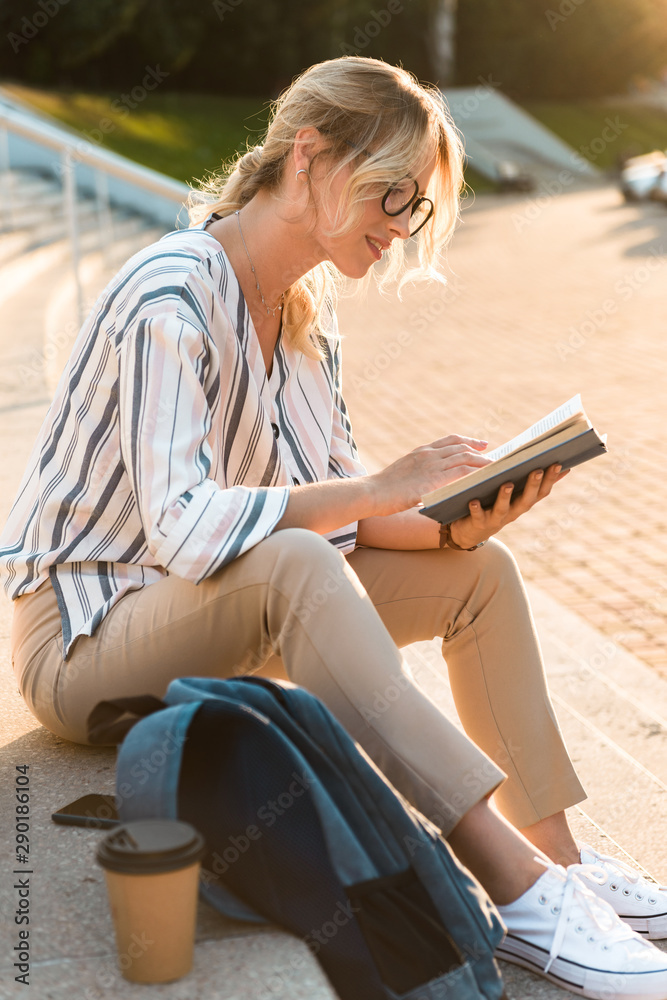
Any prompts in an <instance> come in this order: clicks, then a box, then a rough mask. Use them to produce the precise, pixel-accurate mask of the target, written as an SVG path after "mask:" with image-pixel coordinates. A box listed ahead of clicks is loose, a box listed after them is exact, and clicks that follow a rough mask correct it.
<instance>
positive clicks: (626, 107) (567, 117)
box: [523, 100, 667, 170]
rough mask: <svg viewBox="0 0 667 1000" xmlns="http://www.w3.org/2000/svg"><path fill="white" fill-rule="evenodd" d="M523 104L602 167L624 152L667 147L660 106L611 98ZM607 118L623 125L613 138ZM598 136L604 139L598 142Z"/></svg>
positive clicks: (665, 122) (666, 120)
mask: <svg viewBox="0 0 667 1000" xmlns="http://www.w3.org/2000/svg"><path fill="white" fill-rule="evenodd" d="M523 107H524V108H525V110H526V111H528V112H529V113H530V114H531V115H534V116H535V118H537V120H538V121H540V122H542V124H543V125H546V126H547V128H550V129H551V130H552V131H553V132H555V133H556V135H558V136H560V138H561V139H564V140H565V142H568V143H569V144H570V145H571V146H573V147H574V149H576V150H578V151H580V152H581V154H582V155H583V156H586V158H587V159H589V160H590V161H591V162H592V163H594V164H595V166H596V167H599V168H600V169H601V170H608V169H610V168H613V167H614V166H615V164H616V160H617V157H618V155H619V154H620V153H622V152H625V151H629V150H632V152H633V153H634V154H639V153H650V152H651V151H652V150H654V149H665V148H667V112H665V111H660V110H658V109H657V108H656V109H654V108H648V107H642V106H641V105H638V104H634V103H630V102H614V101H611V100H609V101H570V102H568V103H555V102H553V103H552V102H546V101H540V102H537V101H529V102H526V103H524V105H523ZM608 119H610V120H611V121H612V122H614V123H618V128H619V129H620V128H621V126H623V128H622V130H621V131H620V132H619V134H618V135H614V136H613V138H610V137H611V136H612V133H613V132H614V131H615V129H610V128H609V127H608V124H609V123H608ZM605 129H607V131H606V133H605ZM605 136H606V138H608V139H609V141H608V142H605V144H604V146H605V148H604V149H602V150H600V151H597V150H598V147H599V146H600V145H601V144H602V142H604V139H605ZM596 139H598V140H602V142H600V141H598V142H597V143H596V142H595V140H596ZM591 144H592V145H593V149H591V148H590V147H591ZM586 148H587V149H588V154H587V153H586V151H585V150H586Z"/></svg>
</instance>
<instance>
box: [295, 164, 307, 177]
mask: <svg viewBox="0 0 667 1000" xmlns="http://www.w3.org/2000/svg"><path fill="white" fill-rule="evenodd" d="M299 174H305V175H306V177H307V176H308V171H307V170H304V169H303V167H302V168H301V170H297V172H296V179H297V180H298V179H299Z"/></svg>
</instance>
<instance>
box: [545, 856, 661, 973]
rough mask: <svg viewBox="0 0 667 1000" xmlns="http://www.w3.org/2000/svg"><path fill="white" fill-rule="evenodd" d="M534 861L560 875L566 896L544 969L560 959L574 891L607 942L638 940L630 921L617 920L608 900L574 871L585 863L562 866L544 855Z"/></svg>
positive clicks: (585, 914) (578, 902)
mask: <svg viewBox="0 0 667 1000" xmlns="http://www.w3.org/2000/svg"><path fill="white" fill-rule="evenodd" d="M535 861H537V862H538V863H539V864H541V865H543V866H544V867H545V868H546V869H548V871H550V872H552V873H554V874H555V875H557V876H558V877H559V879H560V880H562V881H563V882H564V887H563V895H562V897H561V900H560V902H559V904H558V905H559V907H560V911H559V916H558V922H557V924H556V930H555V933H554V937H553V941H552V942H551V949H550V951H549V961H548V962H547V964H546V966H545V967H544V971H545V972H548V971H549V969H550V968H551V966H552V964H553V962H554V960H555V959H556V958H558V954H559V952H560V948H561V945H562V943H563V939H564V937H565V932H566V930H567V924H568V923H569V922H570V920H571V919H572V916H571V914H570V915H569V916H568V912H569V910H570V908H571V904H572V900H573V897H574V894H575V892H576V893H577V905H578V906H580V907H581V909H582V910H583V911H584V916H585V917H588V918H589V919H590V920H591V921H592V922H593V923H594V924H595V925H596V926H597V928H598V930H599V931H601V932H602V933H603V934H604V935H605V938H606V939H607V941H625V940H635V939H638V938H637V935H636V934H635V932H634V931H633V930H632V929H631V928H630V927H629V926H628V925H627V924H624V923H623V922H622V921H621V920H619V919H618V917H617V916H616V914H615V913H614V911H613V909H612V908H611V906H610V905H609V904H608V903H605V902H604V900H602V899H600V898H599V897H598V896H596V895H595V893H594V892H592V891H591V890H590V889H587V888H586V885H585V884H584V883H583V882H582V881H581V879H580V878H579V876H578V874H577V872H576V870H575V869H576V868H580V867H582V866H580V865H571V866H570V867H569V868H567V869H566V868H563V866H562V865H556V864H553V862H549V861H545V860H544V858H539V857H536V858H535ZM589 936H590V935H589ZM638 940H641V939H638ZM642 943H643V942H642Z"/></svg>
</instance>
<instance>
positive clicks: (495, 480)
mask: <svg viewBox="0 0 667 1000" xmlns="http://www.w3.org/2000/svg"><path fill="white" fill-rule="evenodd" d="M606 440H607V436H606V434H605V435H603V436H602V437H601V436H600V435H599V434H598V432H597V431H596V430H595V428H594V427H593V425H592V424H591V422H590V420H589V419H588V417H587V416H586V414H585V413H584V409H583V406H582V404H581V396H574V397H573V398H572V399H570V400H569V401H568V402H567V403H564V404H563V405H562V406H559V407H558V409H557V410H554V411H553V413H550V414H549V415H548V416H546V417H543V418H542V419H541V420H538V422H537V423H536V424H533V426H532V427H529V428H528V430H526V431H524V432H523V433H522V434H519V435H518V436H517V437H515V438H512V440H511V441H507V442H506V443H505V444H502V445H501V446H500V447H499V448H496V449H495V450H494V451H490V452H488V453H487V458H490V459H491V460H492V461H491V464H490V465H485V466H484V467H483V468H481V469H476V470H475V472H471V473H469V474H468V475H467V476H462V477H461V478H460V479H457V480H455V481H454V482H453V483H449V484H448V485H447V486H442V487H441V488H440V489H439V490H432V491H431V492H430V493H426V494H425V495H424V496H423V497H422V503H423V504H424V506H423V507H421V508H420V510H419V513H420V514H425V515H426V517H432V518H433V520H434V521H439V522H440V523H441V524H449V523H450V521H456V520H457V519H458V518H460V517H466V516H467V514H469V513H470V512H469V510H468V504H469V503H470V501H471V500H479V501H480V503H481V504H482V507H484V508H485V509H488V508H490V507H493V504H494V502H495V499H496V496H497V494H498V490H499V489H500V487H501V486H503V485H504V484H505V483H508V482H511V483H514V492H513V493H512V499H514V498H515V497H517V496H519V494H520V493H521V492H522V490H523V488H524V486H525V485H526V480H527V479H528V476H529V475H530V473H531V472H534V471H535V469H545V470H546V469H547V468H548V467H549V466H550V465H562V466H563V468H564V469H570V468H572V467H573V466H575V465H580V464H581V463H582V462H587V461H588V460H589V458H595V457H596V456H597V455H602V454H603V453H604V452H606V450H607V445H606Z"/></svg>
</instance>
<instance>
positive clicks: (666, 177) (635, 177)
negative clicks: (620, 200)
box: [621, 150, 667, 204]
mask: <svg viewBox="0 0 667 1000" xmlns="http://www.w3.org/2000/svg"><path fill="white" fill-rule="evenodd" d="M621 192H622V194H623V197H624V198H625V200H626V201H661V202H663V204H667V152H664V151H663V150H655V151H654V152H653V153H646V154H645V155H644V156H632V157H631V158H630V159H629V160H626V162H625V163H624V164H623V166H622V168H621Z"/></svg>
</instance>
